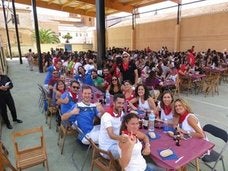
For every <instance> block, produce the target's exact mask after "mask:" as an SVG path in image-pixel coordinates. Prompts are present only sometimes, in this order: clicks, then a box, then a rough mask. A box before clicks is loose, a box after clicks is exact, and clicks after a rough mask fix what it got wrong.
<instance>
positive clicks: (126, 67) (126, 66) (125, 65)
mask: <svg viewBox="0 0 228 171" xmlns="http://www.w3.org/2000/svg"><path fill="white" fill-rule="evenodd" d="M128 68H129V63H128V62H127V63H123V69H124V71H127V70H128Z"/></svg>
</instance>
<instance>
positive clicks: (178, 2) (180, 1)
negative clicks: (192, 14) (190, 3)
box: [170, 0, 182, 4]
mask: <svg viewBox="0 0 228 171" xmlns="http://www.w3.org/2000/svg"><path fill="white" fill-rule="evenodd" d="M170 1H172V2H174V3H177V4H181V3H182V0H170Z"/></svg>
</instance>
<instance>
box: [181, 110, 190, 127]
mask: <svg viewBox="0 0 228 171" xmlns="http://www.w3.org/2000/svg"><path fill="white" fill-rule="evenodd" d="M188 114H189V112H188V111H186V112H184V114H182V115H180V117H179V124H181V123H182V122H183V121H184V120H185V118H186V116H188Z"/></svg>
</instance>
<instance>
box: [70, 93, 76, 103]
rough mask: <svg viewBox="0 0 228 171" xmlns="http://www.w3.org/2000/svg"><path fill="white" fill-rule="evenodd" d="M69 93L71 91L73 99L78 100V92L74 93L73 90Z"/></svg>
mask: <svg viewBox="0 0 228 171" xmlns="http://www.w3.org/2000/svg"><path fill="white" fill-rule="evenodd" d="M69 93H70V96H71V97H72V99H73V101H76V100H77V93H74V92H72V91H70V92H69Z"/></svg>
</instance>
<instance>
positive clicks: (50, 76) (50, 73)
mask: <svg viewBox="0 0 228 171" xmlns="http://www.w3.org/2000/svg"><path fill="white" fill-rule="evenodd" d="M54 70H55V67H54V66H49V67H48V68H47V75H46V77H45V80H44V84H48V83H49V81H50V80H51V78H52V72H53V71H54Z"/></svg>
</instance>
